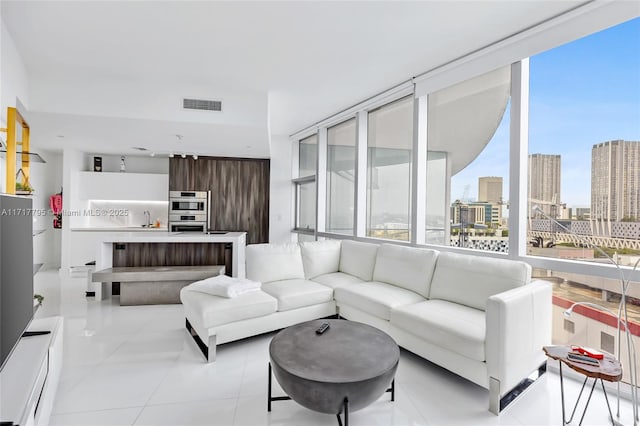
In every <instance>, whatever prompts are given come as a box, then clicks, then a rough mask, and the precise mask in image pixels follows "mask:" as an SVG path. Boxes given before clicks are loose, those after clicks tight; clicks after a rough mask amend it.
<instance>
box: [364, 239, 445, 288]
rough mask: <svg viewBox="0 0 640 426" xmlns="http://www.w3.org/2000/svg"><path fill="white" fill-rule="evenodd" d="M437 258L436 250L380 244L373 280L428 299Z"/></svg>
mask: <svg viewBox="0 0 640 426" xmlns="http://www.w3.org/2000/svg"><path fill="white" fill-rule="evenodd" d="M437 256H438V252H437V251H436V250H428V249H422V248H415V247H403V246H399V245H396V244H382V245H381V246H380V247H379V248H378V254H377V255H376V266H375V268H374V270H373V280H374V281H380V282H383V283H389V284H393V285H396V286H398V287H402V288H406V289H407V290H411V291H413V292H415V293H418V294H420V295H422V296H424V297H429V286H430V284H431V277H432V275H433V269H434V268H435V266H436V258H437Z"/></svg>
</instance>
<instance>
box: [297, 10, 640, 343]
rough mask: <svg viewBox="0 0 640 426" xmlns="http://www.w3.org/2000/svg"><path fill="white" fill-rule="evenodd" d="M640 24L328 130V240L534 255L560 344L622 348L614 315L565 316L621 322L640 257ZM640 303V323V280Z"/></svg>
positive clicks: (367, 110) (422, 93)
mask: <svg viewBox="0 0 640 426" xmlns="http://www.w3.org/2000/svg"><path fill="white" fill-rule="evenodd" d="M639 21H640V20H639V19H635V20H633V21H629V22H627V23H623V24H621V25H618V26H616V27H612V28H610V29H608V30H604V31H602V32H600V33H597V34H593V35H591V36H588V37H585V38H583V39H581V40H577V41H574V42H572V43H569V44H567V45H565V46H561V47H558V48H556V49H553V50H549V51H546V52H543V53H540V54H538V55H537V56H534V57H532V58H531V60H530V63H531V67H530V69H529V62H528V60H526V59H524V60H523V61H521V62H516V63H515V64H513V65H512V66H508V65H507V66H504V67H502V68H499V69H496V70H493V71H491V72H487V73H480V74H477V75H475V76H473V77H471V78H468V79H466V80H464V81H460V80H454V79H452V80H451V82H452V83H453V84H451V85H450V86H446V87H445V85H444V84H443V83H442V82H441V81H438V75H437V73H436V77H435V78H434V80H435V82H429V84H425V85H424V86H423V87H422V89H423V90H418V89H417V88H416V87H417V86H416V87H413V94H414V96H408V97H402V96H405V95H407V93H409V91H410V90H411V88H409V87H404V88H403V89H402V90H404V91H402V93H401V94H399V93H400V91H399V90H395V91H392V93H389V92H386V93H385V94H384V95H383V94H381V95H380V98H378V99H377V100H376V101H375V102H370V101H365V102H363V104H361V105H359V106H357V107H353V108H352V109H350V110H349V111H348V112H343V113H342V114H343V115H342V116H341V117H338V116H335V117H331V118H328V119H327V122H330V123H331V124H327V125H325V126H323V125H322V124H319V125H316V126H317V127H318V128H319V129H320V130H319V132H318V134H319V135H320V146H321V149H320V150H318V149H316V148H315V146H314V149H315V152H318V153H319V155H320V156H321V157H320V158H319V159H316V158H315V157H314V159H313V164H314V166H310V168H313V167H315V164H320V169H321V170H318V174H319V177H320V182H321V187H317V188H318V192H319V194H313V197H314V198H319V199H320V200H322V201H323V203H325V204H326V205H325V204H322V205H320V210H321V211H318V214H319V215H325V216H324V217H322V219H323V220H322V221H320V220H318V223H319V225H320V230H321V232H320V235H321V236H326V237H329V238H334V237H335V238H344V236H345V235H348V236H350V235H353V236H355V237H358V238H367V237H371V238H382V239H388V240H398V241H402V242H404V243H406V242H409V243H413V244H416V245H420V244H421V243H422V241H424V242H425V243H426V244H427V245H430V246H434V245H435V246H437V248H439V249H442V250H453V251H456V250H458V248H464V249H474V250H477V251H476V253H477V254H478V255H488V256H494V257H495V256H497V255H496V254H494V253H491V254H488V253H486V251H491V252H501V253H504V254H505V257H509V258H512V259H519V260H524V261H526V262H529V263H530V264H531V265H532V266H533V267H534V277H541V278H544V279H546V280H549V281H551V282H552V283H553V286H554V317H553V323H554V329H553V337H554V341H555V342H557V343H561V342H567V343H579V344H585V345H588V346H593V347H597V348H600V349H604V350H608V351H611V350H612V345H614V346H615V339H616V338H617V337H615V336H613V334H615V333H613V332H612V330H613V329H614V328H615V327H613V328H612V326H611V324H609V323H602V324H599V323H598V322H599V321H598V318H600V317H601V315H600V314H598V313H595V314H594V313H593V310H591V311H589V310H583V309H576V311H575V312H574V314H575V315H576V316H574V317H572V319H567V318H565V317H564V316H563V311H564V310H565V309H566V308H567V307H569V306H571V304H572V303H573V302H576V301H578V302H582V301H591V302H593V303H595V302H597V303H598V304H600V305H604V307H605V308H612V309H613V310H614V311H615V310H616V308H617V306H618V301H619V300H620V299H619V293H620V282H619V279H618V278H619V277H620V273H619V271H624V273H625V275H626V276H629V272H630V269H631V268H630V266H628V265H631V264H632V263H634V262H635V261H636V260H637V259H639V258H640V247H638V244H639V243H640V219H639V218H638V216H640V213H639V212H638V211H639V210H640V207H638V205H637V204H638V202H639V200H640V165H639V164H638V162H640V148H638V147H640V64H639V63H640V59H639V58H640V23H639ZM472 68H473V67H472ZM487 69H490V68H487ZM512 72H513V74H512ZM468 75H473V74H468ZM529 76H530V81H531V85H530V99H531V102H530V104H528V103H527V102H526V100H528V99H529V96H528V94H529V87H528V86H529V84H528V83H529ZM426 78H430V77H426ZM414 81H415V80H414ZM456 81H457V82H456ZM443 87H444V88H443ZM523 88H524V89H523ZM405 89H406V90H405ZM511 90H513V93H511ZM380 99H383V100H382V101H381V100H380ZM389 99H395V101H391V102H390V101H389ZM354 116H355V117H356V118H355V119H353V120H352V119H350V118H349V117H354ZM414 117H415V120H416V122H414ZM345 119H346V120H348V121H346V122H345V121H341V120H345ZM334 123H342V124H338V125H335V124H334ZM356 123H357V125H356ZM526 129H529V132H528V138H527V134H526V132H525V130H526ZM346 135H348V137H347V136H346ZM345 140H348V142H345ZM314 141H315V142H313V143H315V144H318V139H317V138H316V139H315V140H314ZM355 141H357V143H355ZM296 142H298V141H296ZM527 142H528V145H527ZM323 144H326V149H325V145H323ZM352 144H353V145H352ZM421 144H424V145H422V146H421ZM351 147H353V149H352V148H351ZM303 149H305V148H304V147H301V152H302V150H303ZM300 155H302V153H301V154H300ZM322 156H326V158H323V157H322ZM365 159H366V167H365V166H364V165H365ZM300 161H301V162H302V158H301V159H300ZM414 166H415V168H414ZM420 168H424V169H423V170H420ZM301 169H302V167H301ZM347 170H353V173H352V174H351V173H349V171H347ZM313 173H315V169H314V171H313ZM323 173H326V176H323ZM325 178H326V181H325V180H324V179H325ZM309 179H311V178H309ZM312 179H314V180H313V181H311V180H308V181H306V183H307V184H311V182H314V183H315V175H314V176H313V178H312ZM303 181H304V179H303ZM296 182H297V184H298V185H301V184H304V182H302V181H300V180H298V181H296ZM365 182H366V185H365ZM309 188H310V189H311V186H310V187H309ZM315 188H316V186H313V190H315ZM325 188H326V192H325ZM414 189H415V190H414ZM354 193H355V198H353V199H352V198H350V197H351V194H354ZM347 194H348V195H347ZM421 196H423V197H422V198H421ZM310 198H311V197H310ZM510 198H511V199H510ZM298 199H299V200H301V199H304V197H302V196H299V198H298ZM413 200H416V201H418V202H412V201H413ZM314 201H315V200H313V201H312V200H311V199H309V201H308V202H306V203H303V204H308V205H309V206H311V205H314V206H315V204H314ZM354 209H355V212H354V211H353V210H354ZM300 210H303V209H300V208H299V211H300ZM313 212H314V214H315V210H314V211H313ZM354 218H355V223H354ZM423 218H424V220H423ZM313 220H315V216H313V217H312V218H310V219H309V222H312V221H313ZM363 224H366V226H364V225H363ZM412 224H416V227H417V229H415V230H414V229H412ZM423 224H424V231H423V230H422V229H419V228H420V227H422V226H423ZM423 232H424V234H423ZM339 234H341V235H339ZM418 235H421V237H423V238H421V237H417V236H418ZM510 243H511V244H510ZM509 245H511V246H509ZM594 245H597V247H598V248H594ZM603 252H604V254H603ZM499 256H501V257H503V256H502V255H499ZM612 261H615V262H616V264H617V265H619V266H620V267H621V269H617V267H613V266H612ZM637 276H638V275H637V274H636V275H635V277H636V281H640V280H637ZM628 294H629V296H631V298H632V299H630V304H629V306H630V316H631V320H632V321H635V318H637V319H638V320H639V321H640V308H637V307H636V306H635V305H636V303H637V301H638V300H640V283H632V284H631V286H630V287H629V292H628ZM589 312H591V314H589ZM589 315H591V316H589ZM599 327H601V328H602V329H600V328H599ZM634 327H635V326H634ZM637 329H640V328H636V330H637ZM614 331H615V330H614ZM612 336H613V337H612ZM612 339H613V340H612ZM638 346H639V347H640V342H638Z"/></svg>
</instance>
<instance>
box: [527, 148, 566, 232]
mask: <svg viewBox="0 0 640 426" xmlns="http://www.w3.org/2000/svg"><path fill="white" fill-rule="evenodd" d="M534 205H537V206H539V207H540V208H541V209H542V211H543V212H544V213H545V214H547V215H549V216H551V217H552V218H554V219H556V218H558V215H559V214H560V206H561V197H560V155H556V154H529V211H531V209H532V207H533V206H534Z"/></svg>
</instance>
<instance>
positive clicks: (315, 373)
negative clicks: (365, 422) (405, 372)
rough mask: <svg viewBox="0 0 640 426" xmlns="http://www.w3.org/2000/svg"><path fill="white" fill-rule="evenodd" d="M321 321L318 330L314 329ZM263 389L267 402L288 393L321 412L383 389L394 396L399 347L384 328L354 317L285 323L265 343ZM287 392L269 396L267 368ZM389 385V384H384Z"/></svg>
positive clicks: (350, 406) (363, 400)
mask: <svg viewBox="0 0 640 426" xmlns="http://www.w3.org/2000/svg"><path fill="white" fill-rule="evenodd" d="M324 322H327V323H329V325H330V327H329V329H328V330H327V331H325V332H324V333H323V334H320V335H319V334H316V330H317V329H318V328H319V327H320V325H321V324H322V323H324ZM269 355H270V358H271V362H270V363H269V395H268V404H267V409H268V410H269V411H271V402H272V401H279V400H284V399H293V400H294V401H296V402H297V403H299V404H300V405H302V406H304V407H306V408H309V409H311V410H314V411H319V412H321V413H328V414H336V415H337V417H338V423H339V424H342V420H341V418H340V414H341V413H343V412H344V417H345V425H348V424H349V417H348V416H349V411H355V410H359V409H361V408H364V407H366V406H367V405H369V404H371V403H372V402H373V401H375V400H376V399H378V398H379V397H380V395H382V394H383V393H385V392H391V400H392V401H393V400H394V396H395V392H394V383H393V378H394V376H395V373H396V369H397V368H398V361H399V359H400V349H399V348H398V345H397V344H396V342H395V341H394V340H393V339H392V338H391V337H389V335H387V334H386V333H384V332H382V331H380V330H378V329H377V328H374V327H371V326H369V325H366V324H362V323H359V322H354V321H347V320H315V321H309V322H304V323H301V324H297V325H294V326H291V327H289V328H285V329H284V330H282V331H280V332H279V333H278V334H277V335H276V336H275V337H274V338H273V340H271V345H270V346H269ZM272 369H273V374H274V376H275V377H276V379H277V380H278V383H280V386H281V387H282V389H283V390H284V391H285V392H286V394H287V395H288V396H285V397H272V396H271V370H272ZM390 386H391V387H390Z"/></svg>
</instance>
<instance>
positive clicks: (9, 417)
mask: <svg viewBox="0 0 640 426" xmlns="http://www.w3.org/2000/svg"><path fill="white" fill-rule="evenodd" d="M29 330H30V331H50V332H51V334H47V335H42V336H32V337H23V338H22V339H20V341H19V342H18V344H17V345H16V347H15V349H14V351H13V353H12V354H11V356H10V357H9V359H8V360H7V363H6V364H5V365H4V368H3V369H2V371H0V385H1V386H0V390H1V392H0V422H5V421H6V422H13V424H19V425H25V426H28V425H34V426H40V425H48V424H49V416H50V415H51V411H52V409H53V401H54V398H55V395H56V388H57V387H58V382H59V381H60V371H61V370H62V340H63V339H62V334H63V319H62V317H48V318H40V319H34V320H33V321H32V322H31V325H30V326H29Z"/></svg>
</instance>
